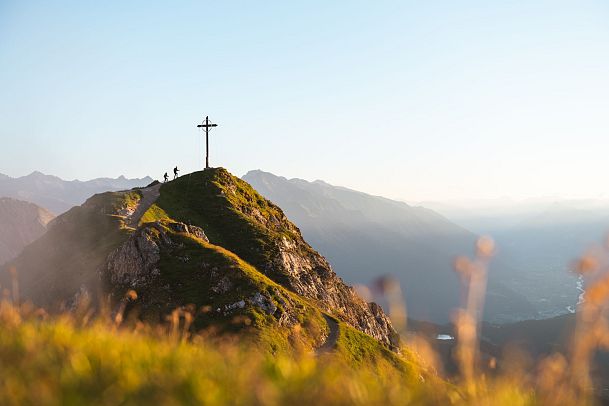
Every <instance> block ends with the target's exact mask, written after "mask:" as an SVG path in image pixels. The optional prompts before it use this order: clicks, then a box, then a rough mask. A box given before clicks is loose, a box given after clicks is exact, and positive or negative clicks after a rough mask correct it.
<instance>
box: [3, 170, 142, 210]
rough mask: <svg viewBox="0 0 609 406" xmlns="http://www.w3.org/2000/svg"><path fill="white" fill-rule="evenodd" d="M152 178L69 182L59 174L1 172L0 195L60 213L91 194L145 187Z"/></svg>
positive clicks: (122, 177) (80, 202)
mask: <svg viewBox="0 0 609 406" xmlns="http://www.w3.org/2000/svg"><path fill="white" fill-rule="evenodd" d="M150 182H152V179H151V178H150V177H146V178H142V179H127V178H125V177H124V176H121V177H119V178H116V179H111V178H98V179H93V180H89V181H79V180H72V181H66V180H63V179H60V178H58V177H56V176H51V175H45V174H43V173H40V172H32V173H31V174H29V175H27V176H22V177H18V178H11V177H9V176H6V175H2V174H0V197H12V198H15V199H19V200H25V201H28V202H31V203H35V204H37V205H39V206H42V207H44V208H46V209H47V210H49V211H51V212H52V213H55V214H61V213H64V212H65V211H67V210H69V209H70V208H71V207H73V206H78V205H80V204H82V203H83V202H84V201H85V200H86V199H88V198H89V197H90V196H92V195H94V194H96V193H101V192H107V191H117V190H126V189H131V188H134V187H139V186H145V185H148V184H149V183H150Z"/></svg>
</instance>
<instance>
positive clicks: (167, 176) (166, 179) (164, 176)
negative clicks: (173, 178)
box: [163, 172, 169, 183]
mask: <svg viewBox="0 0 609 406" xmlns="http://www.w3.org/2000/svg"><path fill="white" fill-rule="evenodd" d="M163 179H165V181H164V183H167V181H168V180H169V175H167V172H165V175H163Z"/></svg>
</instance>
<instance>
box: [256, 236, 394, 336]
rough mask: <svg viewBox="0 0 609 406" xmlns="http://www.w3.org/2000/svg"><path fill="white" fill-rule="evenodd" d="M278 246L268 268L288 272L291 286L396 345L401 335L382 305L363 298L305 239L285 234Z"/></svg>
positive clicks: (287, 275) (351, 322) (360, 328)
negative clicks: (288, 236)
mask: <svg viewBox="0 0 609 406" xmlns="http://www.w3.org/2000/svg"><path fill="white" fill-rule="evenodd" d="M276 248H277V255H276V256H275V257H274V259H273V261H272V263H270V264H269V266H268V268H267V269H268V270H269V271H271V272H274V273H277V272H278V273H281V274H283V275H285V276H286V277H287V285H288V286H287V287H288V288H290V289H291V290H293V291H294V292H296V293H298V294H299V295H302V296H305V297H309V298H312V299H315V300H317V301H318V303H319V304H320V305H321V307H322V308H323V309H324V310H325V311H327V312H329V313H330V314H334V315H336V316H337V317H338V318H340V319H342V320H343V321H346V322H347V323H349V324H351V325H352V326H353V327H355V328H357V329H358V330H360V331H363V332H365V333H366V334H368V335H370V336H372V337H374V338H376V339H377V340H379V341H381V342H382V343H384V344H386V345H388V346H390V347H396V346H397V344H398V335H397V333H396V332H395V330H394V329H393V326H392V325H391V321H390V320H389V317H387V315H386V314H385V312H384V311H383V309H382V308H381V307H380V306H379V305H377V304H376V303H366V302H365V301H364V300H362V299H361V298H360V297H359V296H358V295H357V294H356V293H355V291H354V290H353V288H351V287H350V286H347V285H346V284H345V283H344V282H343V280H342V279H341V278H339V277H338V276H337V275H336V273H334V271H333V270H332V268H331V266H330V264H329V263H328V262H327V261H326V259H325V258H324V257H322V256H321V255H320V254H318V253H317V252H315V251H314V250H313V249H312V248H311V247H310V246H309V245H308V244H306V242H305V241H304V240H289V239H287V238H282V239H281V240H280V242H279V243H278V244H277V247H276Z"/></svg>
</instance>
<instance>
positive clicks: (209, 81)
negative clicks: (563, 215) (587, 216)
mask: <svg viewBox="0 0 609 406" xmlns="http://www.w3.org/2000/svg"><path fill="white" fill-rule="evenodd" d="M127 3H128V4H127ZM206 115H209V116H210V118H211V120H213V121H214V122H216V123H218V124H219V126H218V127H217V128H215V129H214V130H213V131H212V133H211V135H210V144H211V158H210V159H211V165H212V166H223V167H226V168H227V169H229V170H230V171H231V172H233V173H234V174H236V175H239V176H241V175H243V174H245V173H246V172H247V171H248V170H251V169H263V170H266V171H270V172H273V173H275V174H277V175H282V176H286V177H288V178H291V177H298V178H303V179H307V180H315V179H323V180H325V181H327V182H329V183H333V184H338V185H343V186H347V187H351V188H354V189H357V190H361V191H365V192H368V193H373V194H377V195H383V196H387V197H393V198H400V199H405V200H409V201H417V200H437V201H440V200H455V199H472V198H480V199H493V198H499V197H504V196H505V197H510V198H514V199H524V198H533V197H538V196H557V197H565V198H573V197H586V198H596V197H607V195H606V194H605V189H606V186H607V184H608V182H607V180H606V174H607V169H608V165H607V162H608V159H607V156H608V155H609V148H608V147H609V2H607V1H600V0H599V1H586V0H581V1H577V2H574V1H561V0H552V1H459V2H455V1H425V2H422V1H367V2H364V1H333V2H327V1H306V2H304V1H303V2H294V1H290V2H286V1H266V2H251V1H223V2H218V1H214V2H211V1H196V2H154V1H145V2H144V1H142V2H138V1H131V2H123V1H120V2H119V1H116V2H113V1H107V2H82V1H73V2H63V1H54V2H40V1H8V0H0V173H4V174H7V175H9V176H13V177H16V176H22V175H26V174H28V173H30V172H32V171H34V170H39V171H42V172H44V173H48V174H53V175H57V176H60V177H62V178H64V179H81V180H85V179H91V178H95V177H106V176H110V177H116V176H119V175H125V176H128V177H143V176H146V175H150V176H152V177H155V178H161V177H162V174H163V173H164V172H165V171H170V170H171V169H172V168H173V167H174V166H176V165H177V166H178V167H179V168H180V169H181V170H182V173H187V172H190V171H194V170H199V169H201V168H202V167H203V165H204V158H205V157H204V146H205V144H204V135H203V134H202V133H201V132H200V131H199V130H197V129H196V125H197V124H198V123H200V122H201V121H202V120H203V119H204V117H205V116H206Z"/></svg>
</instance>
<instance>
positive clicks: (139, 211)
mask: <svg viewBox="0 0 609 406" xmlns="http://www.w3.org/2000/svg"><path fill="white" fill-rule="evenodd" d="M10 265H12V266H14V267H15V268H16V269H17V274H18V277H19V282H20V286H21V294H22V297H25V298H28V299H31V300H33V301H34V302H35V303H37V304H39V305H42V306H44V307H46V308H47V309H57V308H66V307H67V308H74V307H75V306H76V305H77V304H78V302H79V301H82V300H84V299H86V298H88V299H90V300H92V301H93V302H95V301H99V300H100V299H101V298H102V297H106V295H110V298H111V302H112V303H113V305H114V306H118V305H120V304H121V303H123V305H128V309H129V310H130V312H131V314H138V315H139V317H140V318H142V319H145V320H148V321H150V322H154V321H155V320H156V321H160V320H164V318H165V316H166V315H168V314H170V313H171V312H172V311H173V310H174V309H176V308H182V311H183V312H187V313H189V314H191V316H190V317H192V323H193V328H194V329H195V330H199V329H211V330H213V331H215V332H216V333H219V334H231V333H239V336H241V337H249V339H252V340H254V341H255V342H257V343H259V344H260V345H261V346H262V347H263V348H267V349H269V350H270V351H272V352H277V351H282V350H291V349H294V348H301V349H309V350H315V349H317V350H320V351H321V350H326V349H332V350H337V351H339V352H343V353H344V354H345V357H347V358H350V359H352V360H353V361H354V362H363V361H364V360H373V359H374V360H378V361H379V362H380V361H382V360H384V361H383V362H389V363H391V364H395V363H396V362H397V363H398V364H399V363H401V361H397V358H396V356H395V355H393V353H392V352H391V351H389V349H395V348H396V345H397V334H396V333H395V331H394V330H393V328H392V326H391V322H390V321H389V319H388V317H387V316H386V315H385V314H384V312H383V310H382V309H381V308H380V307H379V306H377V305H375V304H374V303H366V302H364V301H363V300H362V299H360V298H359V297H358V296H357V295H356V294H355V293H354V291H353V290H352V289H351V288H350V287H348V286H347V285H345V284H344V283H343V281H342V280H341V279H340V278H338V277H337V276H336V274H335V273H334V272H333V271H332V269H331V268H330V266H329V264H328V263H327V261H326V260H325V259H324V258H323V257H322V256H321V255H319V254H318V253H317V252H316V251H314V250H313V249H312V248H311V247H310V246H309V245H308V244H307V243H306V242H305V241H304V240H303V238H302V236H301V234H300V231H299V230H298V228H297V227H296V226H294V225H293V224H292V223H291V222H290V221H289V220H288V219H287V218H286V216H285V215H284V214H283V212H282V211H281V209H280V208H279V207H277V206H275V205H274V204H272V203H271V202H269V201H268V200H266V199H264V198H263V197H262V196H260V195H259V194H258V193H257V192H256V191H255V190H254V189H252V187H251V186H250V185H248V184H247V183H246V182H244V181H242V180H240V179H238V178H235V177H234V176H232V175H231V174H229V173H228V172H227V171H226V170H224V169H221V168H220V169H211V170H206V171H203V172H196V173H193V174H190V175H186V176H183V177H181V178H179V179H178V180H176V181H173V182H170V183H167V184H163V185H154V186H151V187H148V188H144V189H138V190H132V191H126V192H108V193H103V194H99V195H95V196H93V197H91V198H90V199H88V200H87V201H86V202H85V204H83V205H82V206H78V207H74V208H72V209H71V210H69V211H68V212H67V213H65V214H63V215H61V216H59V217H58V218H57V219H56V220H55V221H54V222H53V226H52V227H51V228H50V230H49V231H48V232H47V234H45V235H44V236H43V237H42V238H40V239H39V240H37V241H35V242H34V243H33V244H31V245H30V246H28V247H26V249H25V250H24V251H23V253H22V255H20V256H19V257H18V258H17V259H16V260H14V261H13V262H11V263H10ZM3 277H4V279H5V280H4V282H6V278H7V276H6V273H3ZM129 290H134V291H135V292H136V293H137V298H134V295H133V294H132V295H131V296H130V300H128V299H127V298H126V296H125V293H126V292H128V291H129ZM99 293H102V295H100V294H99ZM127 302H128V303H127ZM328 341H331V342H328Z"/></svg>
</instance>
